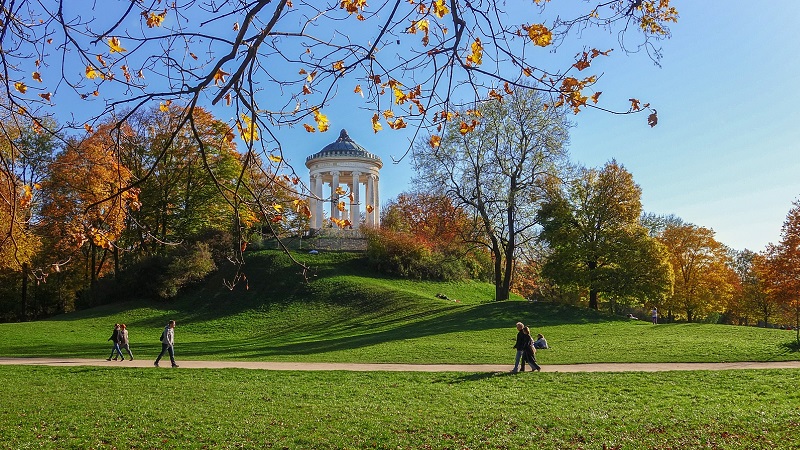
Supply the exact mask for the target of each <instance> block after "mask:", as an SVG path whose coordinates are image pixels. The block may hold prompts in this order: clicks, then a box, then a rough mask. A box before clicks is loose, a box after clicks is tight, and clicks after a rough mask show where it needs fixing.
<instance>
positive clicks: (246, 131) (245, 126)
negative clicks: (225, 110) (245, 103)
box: [236, 113, 258, 143]
mask: <svg viewBox="0 0 800 450" xmlns="http://www.w3.org/2000/svg"><path fill="white" fill-rule="evenodd" d="M240 117H241V118H242V120H241V121H237V122H236V126H237V127H238V128H239V135H240V136H241V137H242V140H243V141H245V142H247V143H250V142H252V141H257V140H258V125H257V124H255V123H253V120H252V118H251V117H250V116H249V115H247V114H244V113H242V114H241V116H240Z"/></svg>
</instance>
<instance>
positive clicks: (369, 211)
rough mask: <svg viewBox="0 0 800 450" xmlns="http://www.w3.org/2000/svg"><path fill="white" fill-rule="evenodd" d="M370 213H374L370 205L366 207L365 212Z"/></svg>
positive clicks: (373, 208)
mask: <svg viewBox="0 0 800 450" xmlns="http://www.w3.org/2000/svg"><path fill="white" fill-rule="evenodd" d="M372 211H375V207H374V206H372V205H367V212H368V213H372Z"/></svg>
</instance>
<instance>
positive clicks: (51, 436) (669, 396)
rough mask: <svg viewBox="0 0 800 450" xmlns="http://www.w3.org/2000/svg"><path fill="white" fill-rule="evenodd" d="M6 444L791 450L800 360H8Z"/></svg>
mask: <svg viewBox="0 0 800 450" xmlns="http://www.w3.org/2000/svg"><path fill="white" fill-rule="evenodd" d="M0 383H2V384H3V386H4V388H3V389H2V390H0V404H2V405H3V407H2V408H1V409H0V431H2V436H3V438H2V443H0V447H2V448H9V449H10V448H14V449H17V448H34V447H36V448H54V449H55V448H289V449H346V448H381V449H389V448H391V449H398V448H399V449H419V448H433V449H489V448H491V449H497V448H500V449H517V448H540V449H603V448H619V449H622V448H625V449H638V448H649V449H686V448H720V449H721V448H726V449H731V448H733V449H756V448H758V449H765V448H781V449H783V448H786V449H789V448H797V445H798V443H799V442H800V441H798V439H800V438H798V436H800V408H798V405H800V393H798V390H797V386H798V385H800V370H780V371H779V370H748V371H721V372H705V371H696V372H662V373H617V374H603V373H527V374H520V375H508V374H480V373H477V374H456V373H393V372H374V373H361V372H273V371H258V370H239V369H225V370H182V369H179V370H152V369H150V370H148V369H131V368H98V367H85V368H57V367H31V366H19V367H9V366H0Z"/></svg>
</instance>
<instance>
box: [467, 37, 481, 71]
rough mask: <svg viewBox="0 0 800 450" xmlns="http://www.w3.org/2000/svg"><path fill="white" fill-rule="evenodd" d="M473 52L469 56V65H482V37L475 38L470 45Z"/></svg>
mask: <svg viewBox="0 0 800 450" xmlns="http://www.w3.org/2000/svg"><path fill="white" fill-rule="evenodd" d="M470 49H471V50H472V53H470V54H469V55H468V56H467V65H468V66H472V65H474V66H480V65H481V64H482V63H483V45H482V44H481V40H480V38H475V41H473V42H472V44H471V45H470Z"/></svg>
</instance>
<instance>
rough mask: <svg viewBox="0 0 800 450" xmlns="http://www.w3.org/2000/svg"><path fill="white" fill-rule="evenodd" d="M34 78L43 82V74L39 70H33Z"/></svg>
mask: <svg viewBox="0 0 800 450" xmlns="http://www.w3.org/2000/svg"><path fill="white" fill-rule="evenodd" d="M33 79H34V80H36V81H38V82H39V83H41V82H42V76H41V75H40V74H39V72H33Z"/></svg>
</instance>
